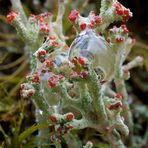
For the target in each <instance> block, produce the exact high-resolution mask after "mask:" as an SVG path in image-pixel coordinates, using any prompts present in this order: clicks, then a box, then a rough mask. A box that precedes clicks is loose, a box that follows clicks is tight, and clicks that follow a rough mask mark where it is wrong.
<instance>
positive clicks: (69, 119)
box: [66, 113, 74, 121]
mask: <svg viewBox="0 0 148 148" xmlns="http://www.w3.org/2000/svg"><path fill="white" fill-rule="evenodd" d="M66 119H67V120H68V121H72V120H73V119H74V114H73V113H67V114H66Z"/></svg>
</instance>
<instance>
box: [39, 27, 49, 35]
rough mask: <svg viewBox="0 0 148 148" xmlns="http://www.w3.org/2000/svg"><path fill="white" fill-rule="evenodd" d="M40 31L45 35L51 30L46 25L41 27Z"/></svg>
mask: <svg viewBox="0 0 148 148" xmlns="http://www.w3.org/2000/svg"><path fill="white" fill-rule="evenodd" d="M40 31H42V32H44V33H49V28H48V27H47V26H45V25H41V26H40Z"/></svg>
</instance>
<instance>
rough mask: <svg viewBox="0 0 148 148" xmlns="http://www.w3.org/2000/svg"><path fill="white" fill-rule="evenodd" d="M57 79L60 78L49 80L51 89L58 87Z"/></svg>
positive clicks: (54, 77)
mask: <svg viewBox="0 0 148 148" xmlns="http://www.w3.org/2000/svg"><path fill="white" fill-rule="evenodd" d="M57 79H58V78H57V77H56V76H53V77H50V78H49V79H48V84H49V85H50V87H52V88H54V87H56V85H57Z"/></svg>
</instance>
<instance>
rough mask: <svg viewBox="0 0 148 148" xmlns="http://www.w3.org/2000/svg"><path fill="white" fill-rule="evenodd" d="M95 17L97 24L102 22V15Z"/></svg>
mask: <svg viewBox="0 0 148 148" xmlns="http://www.w3.org/2000/svg"><path fill="white" fill-rule="evenodd" d="M94 19H95V23H96V24H99V23H101V17H100V16H98V15H97V16H95V18H94Z"/></svg>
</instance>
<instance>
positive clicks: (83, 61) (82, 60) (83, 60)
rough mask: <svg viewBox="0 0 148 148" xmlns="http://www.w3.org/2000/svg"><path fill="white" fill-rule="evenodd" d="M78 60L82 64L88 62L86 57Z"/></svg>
mask: <svg viewBox="0 0 148 148" xmlns="http://www.w3.org/2000/svg"><path fill="white" fill-rule="evenodd" d="M78 62H79V64H81V65H84V64H86V60H85V58H83V57H80V58H78Z"/></svg>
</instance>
